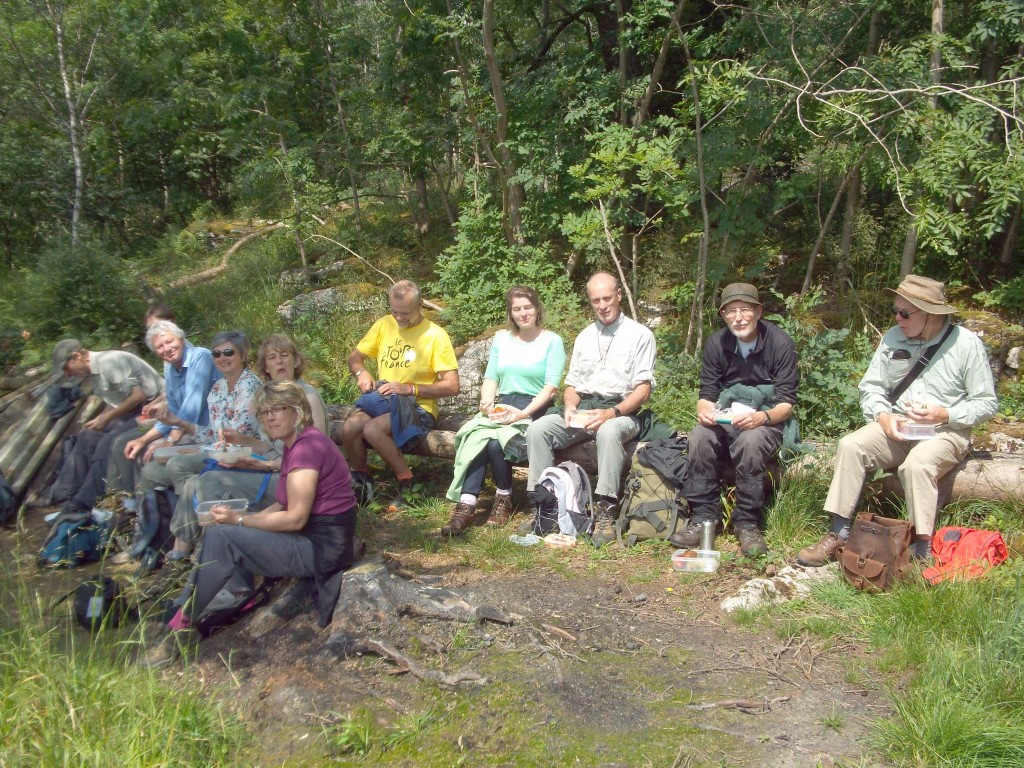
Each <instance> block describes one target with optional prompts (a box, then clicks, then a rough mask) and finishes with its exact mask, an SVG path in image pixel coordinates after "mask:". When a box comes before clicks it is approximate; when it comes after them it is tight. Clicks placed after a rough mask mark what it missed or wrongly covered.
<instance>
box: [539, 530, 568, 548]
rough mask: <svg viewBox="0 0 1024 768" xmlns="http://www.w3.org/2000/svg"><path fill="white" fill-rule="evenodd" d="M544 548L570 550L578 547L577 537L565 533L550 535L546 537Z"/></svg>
mask: <svg viewBox="0 0 1024 768" xmlns="http://www.w3.org/2000/svg"><path fill="white" fill-rule="evenodd" d="M544 546H545V547H551V548H552V549H568V548H569V547H575V546H576V537H575V536H567V535H566V534H564V533H549V534H548V535H547V536H545V537H544Z"/></svg>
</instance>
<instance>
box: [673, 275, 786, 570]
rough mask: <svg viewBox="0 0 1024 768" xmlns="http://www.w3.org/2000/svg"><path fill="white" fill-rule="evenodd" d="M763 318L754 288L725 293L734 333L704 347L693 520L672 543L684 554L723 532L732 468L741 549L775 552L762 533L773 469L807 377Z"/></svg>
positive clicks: (724, 307) (692, 440)
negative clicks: (726, 471) (726, 473)
mask: <svg viewBox="0 0 1024 768" xmlns="http://www.w3.org/2000/svg"><path fill="white" fill-rule="evenodd" d="M763 312H764V307H763V306H762V304H761V297H760V294H759V293H758V291H757V288H756V287H754V286H753V285H750V284H749V283H732V284H730V285H727V286H726V287H725V289H724V290H723V291H722V297H721V301H720V302H719V310H718V314H719V315H720V316H721V318H722V319H723V320H724V321H725V325H726V327H725V328H721V329H719V330H717V331H715V333H713V334H712V335H711V336H710V338H708V340H707V343H706V344H705V345H704V359H703V363H702V365H701V370H700V394H699V395H698V398H699V399H698V401H697V425H696V426H695V427H694V428H693V430H692V431H691V432H690V434H689V437H688V438H687V452H688V454H689V467H688V470H687V476H686V483H685V484H684V486H683V497H684V498H685V499H686V501H687V502H688V503H689V505H690V513H691V518H690V522H689V524H688V525H687V527H686V528H684V529H683V530H681V531H677V532H676V533H674V534H673V535H672V536H671V537H669V541H670V542H671V543H672V544H674V545H676V546H678V547H683V548H687V549H689V548H693V547H696V546H697V545H698V543H699V541H700V530H701V526H702V524H703V523H704V522H705V521H711V522H713V523H714V524H715V526H716V528H717V527H718V526H719V525H721V521H722V503H721V482H722V467H723V465H730V464H731V465H732V467H733V468H734V469H735V470H736V506H735V508H734V509H733V513H732V526H733V530H734V531H735V532H736V537H737V538H738V539H739V542H740V549H741V550H742V552H743V554H744V555H747V556H749V557H753V556H757V555H763V554H765V553H766V552H767V551H768V547H767V545H766V544H765V540H764V536H763V535H762V534H761V530H760V525H761V517H762V514H763V512H764V505H765V501H766V494H767V490H766V489H767V484H766V479H767V478H766V466H767V465H768V463H769V461H770V459H771V458H772V456H774V455H775V454H776V453H777V452H778V450H779V448H780V447H781V446H782V442H783V426H784V425H785V424H786V422H787V421H788V420H789V419H790V417H791V416H792V414H793V406H794V405H795V404H796V389H797V384H798V383H799V380H800V375H799V373H798V371H797V355H796V347H795V345H794V344H793V340H792V339H791V338H790V337H789V335H788V334H787V333H786V332H785V331H783V330H782V329H781V328H779V327H778V326H776V325H774V324H772V323H770V322H768V321H766V320H763V319H762V318H761V315H762V314H763ZM725 409H729V410H728V411H726V410H725Z"/></svg>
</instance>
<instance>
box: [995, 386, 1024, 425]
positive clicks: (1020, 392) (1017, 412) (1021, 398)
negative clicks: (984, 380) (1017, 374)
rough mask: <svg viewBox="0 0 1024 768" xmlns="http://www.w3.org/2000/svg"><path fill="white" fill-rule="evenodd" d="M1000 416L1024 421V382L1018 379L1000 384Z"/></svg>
mask: <svg viewBox="0 0 1024 768" xmlns="http://www.w3.org/2000/svg"><path fill="white" fill-rule="evenodd" d="M999 415H1000V416H1002V417H1003V418H1004V419H1012V420H1015V421H1024V381H1022V380H1021V379H1019V378H1018V379H1004V380H1002V381H1000V382H999Z"/></svg>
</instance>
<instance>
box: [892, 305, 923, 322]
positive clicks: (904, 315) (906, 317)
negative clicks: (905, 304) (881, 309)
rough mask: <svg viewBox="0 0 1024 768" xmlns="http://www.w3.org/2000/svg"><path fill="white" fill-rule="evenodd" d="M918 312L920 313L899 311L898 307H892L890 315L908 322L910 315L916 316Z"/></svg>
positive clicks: (907, 310)
mask: <svg viewBox="0 0 1024 768" xmlns="http://www.w3.org/2000/svg"><path fill="white" fill-rule="evenodd" d="M920 311H921V310H920V309H915V310H909V309H900V308H899V307H893V308H892V313H893V314H894V315H896V316H898V317H900V318H902V319H904V320H909V319H910V316H911V315H916V314H917V313H918V312H920Z"/></svg>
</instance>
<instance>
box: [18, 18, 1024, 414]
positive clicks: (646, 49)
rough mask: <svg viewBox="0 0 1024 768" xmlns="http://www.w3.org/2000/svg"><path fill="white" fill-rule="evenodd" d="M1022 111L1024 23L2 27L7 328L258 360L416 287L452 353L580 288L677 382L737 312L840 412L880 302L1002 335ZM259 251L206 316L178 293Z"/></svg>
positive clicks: (1010, 279)
mask: <svg viewBox="0 0 1024 768" xmlns="http://www.w3.org/2000/svg"><path fill="white" fill-rule="evenodd" d="M1022 77H1024V3H1022V2H1021V1H1020V0H974V1H970V0H964V1H963V2H959V3H948V2H945V0H934V1H933V2H932V3H931V4H929V3H925V2H906V1H901V0H893V1H892V2H835V1H833V2H800V3H796V2H790V1H788V0H784V1H781V2H780V1H775V2H761V1H760V0H756V1H755V2H750V3H743V4H733V3H728V2H707V1H704V0H596V1H594V2H582V1H580V0H564V1H562V2H559V1H558V0H540V1H539V2H538V1H537V0H534V1H533V2H521V1H509V2H497V3H496V2H494V0H483V2H479V1H478V2H454V1H453V0H443V2H442V1H441V0H353V1H352V2H344V3H339V2H335V3H331V2H325V1H324V0H294V1H293V2H264V3H241V2H234V1H232V0H209V1H208V2H203V3H195V2H185V1H184V0H123V1H122V2H111V1H109V0H90V1H89V2H84V0H9V2H6V3H4V4H3V7H2V9H0V210H2V215H0V262H2V264H0V269H2V270H3V271H4V272H5V277H6V279H5V280H4V281H3V287H2V288H0V323H2V324H3V325H4V326H6V327H8V328H10V329H11V331H9V332H8V334H7V336H6V339H7V341H6V343H7V345H8V346H14V347H17V348H18V350H19V354H27V355H28V356H29V357H31V355H32V350H33V349H35V347H36V346H38V349H39V350H43V349H45V347H47V346H48V344H49V342H50V341H52V340H53V339H55V338H59V337H61V336H64V335H78V336H81V337H83V338H87V339H88V340H89V341H90V342H91V343H93V344H95V345H98V346H103V345H104V344H110V345H113V344H116V343H120V342H121V341H123V340H124V339H125V338H128V337H135V336H137V335H138V324H139V316H140V312H141V309H142V307H143V306H144V304H145V302H146V301H147V300H149V299H152V298H154V297H159V298H161V299H164V300H167V301H169V302H170V303H172V304H173V305H174V306H175V307H176V309H178V311H179V316H183V317H187V318H188V319H189V326H188V329H189V330H190V333H191V332H199V333H200V334H204V333H209V332H213V331H215V330H217V329H218V327H221V326H223V325H224V324H227V325H242V326H243V327H246V329H247V330H250V331H251V332H253V333H255V334H259V333H260V332H269V331H270V330H274V326H279V325H280V321H279V320H278V319H277V318H274V317H273V316H272V315H271V314H270V313H268V312H267V311H265V310H255V309H252V308H251V307H250V308H249V309H247V308H246V307H245V306H243V305H242V304H243V302H242V299H243V298H244V297H248V298H249V300H250V301H249V303H250V304H259V305H266V306H270V305H272V304H275V303H276V301H277V300H279V299H281V298H283V297H284V296H285V293H284V291H283V289H281V288H280V287H279V286H278V285H277V283H276V282H275V281H276V280H277V276H278V275H279V274H280V272H281V271H282V270H284V269H287V268H293V267H301V268H302V269H307V270H308V269H315V267H316V266H318V265H322V264H326V263H328V262H332V261H335V260H337V259H347V260H348V262H347V263H348V264H350V265H351V268H350V269H349V271H348V272H347V273H345V274H344V277H343V278H341V279H335V280H334V282H335V283H340V284H341V287H342V290H344V291H349V292H350V293H351V292H356V288H355V287H354V286H356V285H357V284H363V285H362V288H361V290H362V293H363V294H364V295H366V294H370V293H372V294H374V295H379V294H380V292H381V288H382V286H383V285H386V283H387V281H386V280H383V279H382V278H381V275H380V274H379V273H378V272H377V271H376V269H380V270H382V271H386V272H387V273H388V274H389V275H390V276H392V277H401V276H412V277H414V278H416V279H418V280H420V281H421V282H423V283H424V284H425V288H426V290H425V293H426V295H428V297H429V298H431V299H432V300H434V301H435V302H437V303H438V304H439V305H440V306H442V307H444V308H445V310H444V312H443V318H442V319H443V322H444V323H445V324H446V327H447V328H448V329H449V331H450V332H451V333H452V335H453V337H454V338H455V340H456V341H457V342H459V341H463V340H466V339H468V338H471V337H472V336H473V335H474V334H478V333H480V332H481V331H483V330H485V329H486V328H488V327H489V326H492V325H494V324H495V323H500V322H501V321H502V319H503V315H504V307H503V303H502V296H503V292H504V290H505V289H506V288H507V287H508V286H509V285H510V284H513V283H519V282H521V283H527V284H534V285H537V286H538V287H539V288H540V289H541V292H542V295H543V296H544V298H545V300H546V302H547V303H548V306H549V310H550V315H551V318H552V324H553V325H554V326H555V327H556V329H559V330H563V331H564V332H565V333H566V334H567V336H568V337H571V335H572V334H573V333H575V330H578V328H579V324H580V322H582V321H583V318H585V314H584V313H583V312H582V309H581V296H582V293H581V291H580V288H581V285H582V282H583V281H584V280H585V278H586V276H587V275H589V274H590V273H591V272H592V271H593V270H594V269H597V268H604V269H610V270H612V271H613V272H616V273H618V274H620V275H621V277H622V278H623V283H624V285H625V286H626V288H627V307H628V311H629V312H630V314H633V315H638V316H641V317H643V316H644V315H646V314H648V313H649V312H650V311H651V306H652V304H651V303H652V302H656V303H658V304H659V306H661V307H662V308H664V307H668V309H669V313H668V315H669V316H668V317H667V318H666V321H667V322H666V325H665V326H664V327H663V328H662V331H661V333H660V338H659V345H660V347H659V348H660V350H661V354H662V358H663V359H664V360H665V361H666V364H669V365H678V366H679V367H680V368H681V369H682V368H686V369H692V356H693V354H694V353H696V352H698V351H699V349H700V345H701V341H702V338H703V334H704V333H705V332H706V329H707V328H708V327H709V324H710V322H711V321H712V320H713V315H712V313H713V309H714V307H713V301H714V296H715V291H716V288H717V287H720V286H721V285H722V284H723V283H724V282H727V281H731V280H735V279H744V280H750V281H752V282H756V283H758V284H759V285H761V286H762V288H763V289H764V290H765V291H766V293H767V292H768V291H775V295H774V296H773V297H772V298H771V300H770V305H771V307H770V308H771V309H772V310H773V311H776V312H781V313H782V314H783V315H785V316H788V317H790V318H792V322H793V328H792V329H790V330H791V332H792V333H794V334H800V335H802V336H803V337H804V338H803V339H800V340H798V341H800V342H801V345H802V347H803V348H802V353H804V355H805V356H806V357H807V358H808V359H807V368H808V372H810V371H812V370H817V371H818V372H819V373H821V374H822V375H829V374H828V373H827V370H830V369H831V368H834V367H836V366H838V368H836V370H835V376H836V381H837V382H839V381H842V383H843V388H844V392H845V393H846V394H844V397H845V396H846V395H848V394H849V390H848V388H846V384H847V382H848V380H849V379H851V378H855V374H856V371H858V370H862V369H863V368H862V366H863V359H864V355H865V354H867V351H868V350H869V349H870V347H871V346H873V344H874V339H873V338H872V337H871V334H872V333H873V332H874V331H876V330H877V329H878V328H882V329H884V328H885V327H886V325H887V323H888V322H889V318H888V317H887V316H886V309H887V304H886V299H885V295H884V294H883V293H882V292H881V288H883V287H886V286H892V285H894V284H895V283H896V282H897V281H898V280H899V278H900V276H901V275H902V274H906V273H907V272H909V271H911V270H914V271H916V272H918V273H920V274H926V275H930V276H933V277H936V278H938V279H942V280H945V281H947V282H948V283H949V284H950V286H951V288H952V290H953V291H954V292H955V293H956V296H957V300H958V302H959V303H961V305H964V306H967V305H971V306H974V307H979V308H984V307H987V308H990V309H993V310H996V311H998V312H999V313H1000V315H1001V316H1002V317H1003V318H1004V319H1006V320H1008V321H1010V322H1019V320H1020V318H1021V315H1022V313H1024V277H1022V271H1021V256H1022V246H1021V237H1020V225H1021V199H1022V190H1024V159H1022V151H1024V141H1022V136H1024V117H1022V115H1021V107H1022V102H1024V97H1022V94H1021V85H1022V82H1024V80H1022ZM274 224H277V225H278V226H277V227H276V228H275V229H273V230H272V231H269V234H268V235H267V236H266V238H263V239H260V241H259V242H258V243H257V245H256V246H255V247H256V250H255V251H254V252H253V253H252V254H250V256H249V262H248V264H247V266H243V267H242V268H241V269H240V271H235V272H234V273H232V274H231V275H230V276H229V279H228V280H227V282H226V283H223V284H222V285H221V289H220V290H219V292H213V293H211V292H209V291H208V287H202V286H200V287H195V286H194V285H186V286H182V284H181V283H180V282H176V281H175V279H173V278H174V277H175V276H179V277H180V275H181V274H182V273H187V272H190V271H195V270H197V269H201V268H203V267H205V266H209V265H210V264H216V263H217V262H219V260H220V258H221V256H220V254H221V253H222V252H223V251H224V250H225V248H226V247H227V245H228V244H230V243H231V242H232V241H233V240H237V238H238V236H239V235H240V233H244V232H249V231H253V230H259V229H260V228H261V227H269V226H273V225H274ZM357 255H358V256H359V257H362V258H361V259H356V258H354V257H355V256H357ZM300 274H308V272H307V273H300ZM175 286H177V287H175ZM261 291H262V295H261V297H260V298H253V297H254V296H256V295H257V294H260V292H261ZM293 293H294V291H293ZM353 295H354V294H353ZM352 322H353V323H356V324H365V323H366V322H367V320H365V319H363V318H362V317H361V318H360V319H359V320H358V321H356V320H352ZM21 330H28V331H29V332H31V334H32V338H31V340H30V342H29V344H28V350H27V352H24V351H22V350H21V347H20V342H18V341H17V338H16V337H15V333H16V332H20V331H21ZM291 330H292V332H295V333H297V334H298V335H299V336H300V337H304V338H305V340H306V343H307V344H312V343H316V344H321V345H326V346H325V348H324V349H323V350H322V351H323V353H324V354H323V355H322V358H323V360H324V361H325V365H326V364H327V361H328V360H329V359H330V357H331V354H337V355H338V357H339V358H341V357H344V354H345V352H346V350H345V349H344V348H343V345H344V344H346V343H348V341H349V339H348V335H347V334H345V333H342V334H341V335H342V336H344V338H338V332H337V331H334V332H332V334H333V338H324V334H322V333H321V334H311V333H308V331H309V330H310V329H309V328H305V329H303V328H298V329H295V328H293V329H291ZM320 330H323V329H322V328H321V329H320ZM851 331H853V332H852V333H851ZM332 334H329V335H332ZM822 334H824V335H822ZM314 337H316V338H314ZM333 346H339V347H340V348H339V349H333ZM37 353H38V354H42V353H41V351H37ZM329 353H331V354H329ZM844 363H849V370H845V369H843V365H844ZM328 367H330V366H328ZM325 378H326V379H327V380H328V381H327V382H326V383H327V384H328V386H335V385H336V382H337V381H338V379H340V378H344V376H343V372H341V371H339V372H338V375H337V376H334V374H333V371H331V370H328V371H327V376H326V377H325ZM332 382H335V383H332ZM322 383H324V382H322ZM682 385H683V386H690V382H688V381H683V382H682ZM337 386H341V385H337ZM837 387H839V384H836V386H835V387H830V386H824V387H823V388H821V394H822V395H823V399H822V406H823V407H822V408H821V409H820V410H821V418H822V419H825V420H826V421H827V420H828V419H829V418H831V416H830V414H829V407H828V402H827V401H828V399H829V397H830V396H831V394H833V393H832V392H831V390H832V389H836V388H837ZM809 391H811V390H809ZM339 394H341V393H339ZM808 406H809V407H810V408H812V409H813V408H814V407H815V405H814V403H813V402H810V403H808ZM812 421H813V419H812ZM840 426H841V425H840V424H838V423H837V424H832V425H828V424H825V423H823V424H822V426H821V428H820V429H818V431H819V432H822V433H827V432H833V431H835V430H836V429H838V428H839V427H840Z"/></svg>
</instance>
